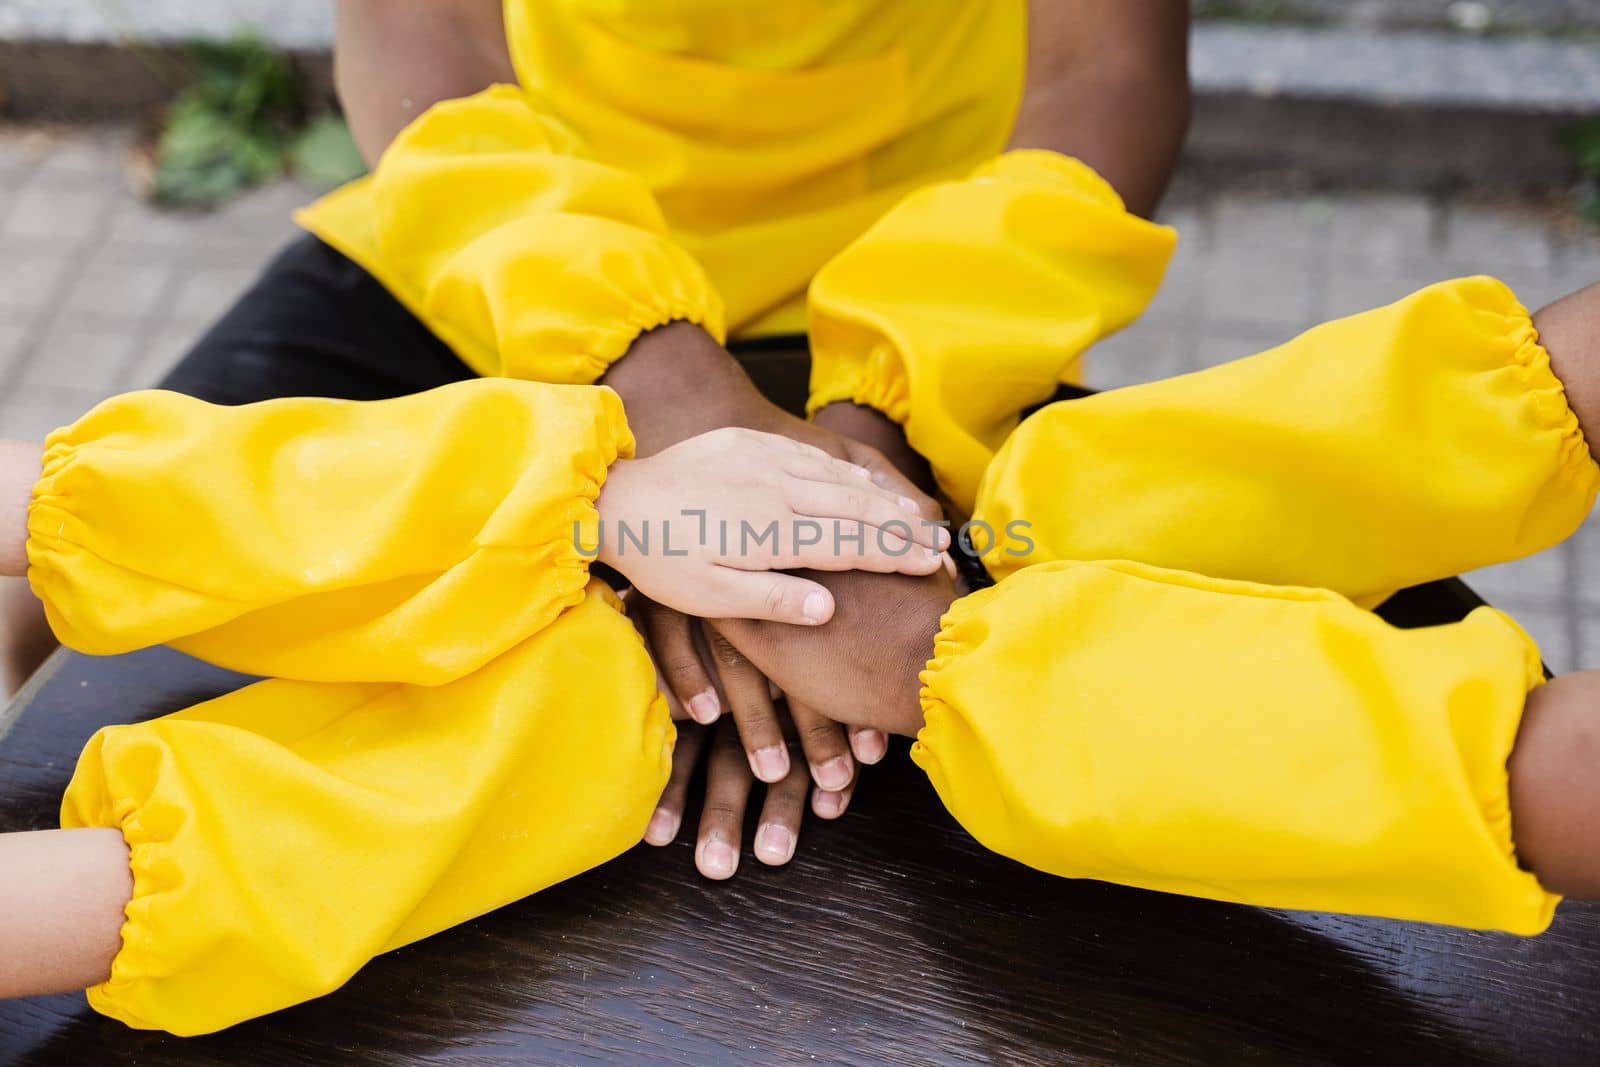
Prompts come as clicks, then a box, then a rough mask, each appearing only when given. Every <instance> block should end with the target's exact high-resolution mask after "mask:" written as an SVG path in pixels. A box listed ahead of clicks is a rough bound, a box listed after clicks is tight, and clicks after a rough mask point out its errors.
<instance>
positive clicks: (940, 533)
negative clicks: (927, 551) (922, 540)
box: [933, 526, 950, 552]
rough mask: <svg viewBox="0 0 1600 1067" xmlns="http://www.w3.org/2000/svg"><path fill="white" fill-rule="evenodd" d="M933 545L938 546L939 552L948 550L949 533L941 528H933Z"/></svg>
mask: <svg viewBox="0 0 1600 1067" xmlns="http://www.w3.org/2000/svg"><path fill="white" fill-rule="evenodd" d="M933 543H934V544H936V545H938V546H939V551H940V552H943V551H944V550H945V549H947V548H949V547H950V531H949V530H946V529H945V528H944V527H943V526H935V527H934V528H933Z"/></svg>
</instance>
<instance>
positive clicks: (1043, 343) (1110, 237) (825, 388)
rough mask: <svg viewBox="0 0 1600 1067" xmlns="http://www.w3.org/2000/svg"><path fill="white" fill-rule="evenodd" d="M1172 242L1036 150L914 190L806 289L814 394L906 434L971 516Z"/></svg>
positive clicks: (1091, 180)
mask: <svg viewBox="0 0 1600 1067" xmlns="http://www.w3.org/2000/svg"><path fill="white" fill-rule="evenodd" d="M1175 242H1176V235H1175V234H1174V233H1173V231H1172V230H1171V229H1169V228H1167V227H1165V226H1157V225H1155V224H1153V223H1150V222H1147V221H1145V220H1143V219H1141V218H1138V217H1137V216H1135V215H1132V214H1129V213H1128V212H1127V211H1126V210H1124V208H1123V205H1122V201H1121V199H1120V198H1119V197H1118V196H1117V194H1116V193H1115V192H1114V191H1113V190H1112V188H1111V186H1110V185H1108V184H1106V182H1105V181H1104V180H1102V179H1101V178H1100V177H1099V175H1097V174H1095V173H1094V171H1092V170H1091V169H1090V168H1089V167H1087V166H1085V165H1084V164H1082V163H1080V162H1078V161H1077V160H1075V159H1069V158H1067V157H1066V156H1061V155H1057V154H1056V153H1053V152H1046V151H1042V150H1024V151H1016V152H1010V153H1007V154H1006V155H1003V156H1001V157H999V158H998V159H996V160H994V161H992V162H990V163H988V164H985V165H984V166H983V167H980V168H979V169H978V170H977V171H976V172H974V173H973V175H972V176H971V177H969V178H967V179H966V180H965V181H959V182H945V183H942V184H938V185H933V186H930V187H928V188H925V189H922V190H920V191H918V192H916V193H914V194H912V195H911V196H909V197H907V198H906V199H905V200H904V201H902V202H901V203H900V204H899V205H898V206H897V207H895V208H894V209H893V210H892V211H890V212H889V213H888V214H887V215H886V216H884V217H883V218H882V219H881V220H879V222H878V223H877V224H876V225H875V226H873V227H872V229H870V230H869V231H867V233H866V234H865V235H863V236H862V237H861V238H860V239H858V240H857V241H856V242H855V243H854V244H852V245H851V246H850V247H849V248H847V249H845V250H844V251H843V252H841V253H840V254H839V255H838V256H836V257H835V258H834V259H833V260H832V261H830V262H829V263H828V264H827V265H826V266H825V267H823V268H822V270H821V271H819V272H818V274H817V276H816V278H815V279H814V280H813V281H812V283H811V289H810V294H809V303H810V318H811V355H812V370H811V399H810V403H809V408H810V410H811V411H816V410H818V409H819V408H821V407H824V406H825V405H827V404H831V403H835V402H837V401H850V402H853V403H857V404H865V405H867V406H870V407H874V408H877V409H878V410H879V411H882V412H883V413H884V414H886V415H888V416H889V417H890V418H892V419H894V420H895V421H896V422H899V423H901V424H903V425H904V427H905V433H906V439H907V440H908V441H909V443H910V444H911V446H912V447H913V448H914V449H916V450H917V451H918V452H920V453H921V454H922V455H923V456H924V457H926V458H927V459H928V460H929V462H930V463H931V464H932V466H933V471H934V474H935V475H936V476H937V478H938V479H939V484H940V487H941V488H943V489H944V491H945V492H946V493H947V494H948V495H949V497H950V498H951V500H952V501H954V502H955V503H956V505H957V506H958V507H959V508H961V509H962V511H963V512H967V511H970V509H971V507H972V501H973V497H974V495H975V493H976V492H977V487H978V480H979V478H980V477H981V476H982V474H983V470H984V467H985V466H986V465H987V464H988V462H989V460H990V458H991V457H992V456H993V455H994V451H995V450H996V449H997V448H999V447H1000V444H1001V442H1002V441H1004V440H1005V438H1006V435H1007V434H1008V433H1009V432H1010V431H1011V429H1012V428H1013V427H1014V426H1015V425H1016V423H1017V415H1018V412H1020V411H1021V410H1022V409H1023V408H1026V407H1028V406H1030V405H1032V404H1037V403H1040V402H1042V401H1045V400H1048V399H1049V398H1050V396H1051V395H1052V394H1053V393H1054V392H1055V389H1056V387H1057V385H1059V384H1061V383H1062V382H1064V381H1066V380H1068V378H1069V377H1070V376H1071V375H1072V373H1073V372H1074V369H1075V368H1076V365H1077V362H1078V358H1079V356H1080V355H1081V354H1082V353H1083V351H1084V349H1086V348H1087V347H1088V346H1089V345H1091V344H1093V343H1094V342H1095V341H1097V340H1098V339H1100V338H1102V337H1104V336H1106V335H1107V334H1110V333H1112V332H1114V331H1116V330H1119V329H1121V328H1122V327H1123V326H1125V325H1127V324H1128V323H1129V322H1131V321H1132V320H1133V319H1134V318H1136V317H1137V316H1138V315H1139V313H1140V312H1141V311H1143V310H1144V307H1145V305H1146V304H1147V303H1149V301H1150V298H1151V297H1152V296H1153V295H1154V294H1155V291H1156V287H1157V286H1158V285H1159V284H1160V282H1161V277H1162V274H1163V273H1164V272H1165V270H1166V264H1167V260H1168V258H1169V257H1170V256H1171V254H1172V249H1173V246H1174V244H1175Z"/></svg>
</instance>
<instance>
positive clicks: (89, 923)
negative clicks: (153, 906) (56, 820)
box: [0, 828, 133, 997]
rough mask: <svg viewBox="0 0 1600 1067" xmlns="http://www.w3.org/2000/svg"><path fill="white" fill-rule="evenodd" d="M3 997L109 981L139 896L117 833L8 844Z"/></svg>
mask: <svg viewBox="0 0 1600 1067" xmlns="http://www.w3.org/2000/svg"><path fill="white" fill-rule="evenodd" d="M0 872H4V877H3V878H0V997H24V996H35V995H38V994H43V993H61V992H68V991H71V990H77V989H87V988H88V987H89V986H92V985H97V984H99V983H100V982H103V981H105V980H106V978H107V977H108V976H109V975H110V973H111V960H112V958H113V957H114V956H116V954H117V950H118V949H119V948H120V947H121V945H122V922H123V908H124V907H125V906H126V905H127V903H128V900H129V899H130V898H131V897H132V896H133V876H132V874H131V873H130V872H129V868H128V846H127V845H126V844H125V843H124V842H123V840H122V834H121V832H120V831H118V830H115V829H106V828H96V829H89V830H40V831H37V832H34V833H21V834H6V835H4V836H0Z"/></svg>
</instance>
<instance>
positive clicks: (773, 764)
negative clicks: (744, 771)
mask: <svg viewBox="0 0 1600 1067" xmlns="http://www.w3.org/2000/svg"><path fill="white" fill-rule="evenodd" d="M750 769H751V770H753V771H755V772H756V777H757V778H759V779H761V780H762V781H763V782H781V781H783V779H784V777H785V776H786V775H787V774H788V773H789V750H788V749H786V748H784V747H783V746H782V745H771V746H768V747H767V748H758V749H756V750H755V751H754V752H752V753H751V754H750Z"/></svg>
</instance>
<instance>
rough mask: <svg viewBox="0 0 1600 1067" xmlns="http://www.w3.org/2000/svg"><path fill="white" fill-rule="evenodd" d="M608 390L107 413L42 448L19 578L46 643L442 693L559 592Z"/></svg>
mask: <svg viewBox="0 0 1600 1067" xmlns="http://www.w3.org/2000/svg"><path fill="white" fill-rule="evenodd" d="M632 449H633V438H632V435H631V434H630V433H629V432H628V428H627V423H626V420H625V418H624V416H623V412H622V404H621V401H620V400H619V399H618V397H617V396H616V394H615V393H613V392H612V391H611V390H609V389H606V388H603V387H596V386H561V385H546V384H541V383H535V382H519V381H509V380H505V379H498V380H483V379H479V380H472V381H466V382H460V383H457V384H454V385H448V386H445V387H443V388H440V389H435V390H432V391H430V392H427V393H420V394H416V395H413V396H407V397H401V398H399V399H394V400H383V401H376V402H365V403H362V402H352V401H342V400H328V399H308V398H300V399H288V400H273V401H267V402H264V403H260V404H249V405H244V406H241V407H220V406H216V405H212V404H207V403H205V402H203V401H200V400H195V399H193V398H190V397H186V396H181V395H179V394H176V393H168V392H161V391H148V392H140V393H130V394H126V395H123V396H119V397H114V398H112V399H110V400H107V401H105V402H104V403H102V404H100V405H99V406H98V407H96V408H95V409H94V410H92V411H91V412H89V413H88V414H87V415H85V416H84V417H83V418H81V419H79V420H78V421H77V422H76V423H74V424H72V425H71V426H68V427H65V428H63V429H60V430H57V431H55V432H54V433H52V434H51V435H50V437H49V438H48V439H47V441H46V448H45V458H44V472H43V476H42V477H41V478H40V479H39V482H38V483H37V485H36V486H35V487H34V493H33V502H32V505H31V507H30V509H29V514H28V532H29V537H28V559H29V563H30V566H29V570H28V578H29V581H30V583H31V584H32V587H33V590H34V592H35V593H36V594H37V595H38V596H39V598H40V599H41V600H42V601H43V602H44V606H45V613H46V615H47V616H48V618H49V620H50V625H51V627H52V628H53V629H54V630H55V632H56V636H57V637H59V638H60V639H61V641H62V643H64V644H66V645H69V646H71V647H73V648H76V649H78V650H80V651H83V652H89V653H94V654H101V655H104V654H112V653H118V652H126V651H129V650H131V649H135V648H142V647H144V646H147V645H155V644H164V643H171V644H173V645H176V646H177V647H178V648H180V649H183V650H184V651H186V652H189V653H191V654H193V655H196V656H200V657H202V658H204V659H207V660H210V661H212V662H214V663H220V664H222V665H224V666H227V667H232V668H234V669H236V670H241V671H247V672H250V673H253V674H266V675H275V676H279V677H288V678H302V679H311V680H317V681H404V682H415V683H421V684H437V683H440V682H445V681H449V680H451V679H453V678H458V677H460V676H461V675H463V674H465V673H467V672H468V671H471V670H473V669H475V668H477V667H478V666H480V665H482V664H483V663H485V662H487V661H488V660H489V659H491V658H493V657H494V656H495V655H497V654H499V653H501V652H503V651H505V650H506V649H508V648H510V647H512V646H513V645H515V644H517V643H518V642H519V641H522V640H523V639H524V638H526V637H528V636H529V635H531V634H533V633H535V632H537V631H538V630H539V629H540V628H541V627H543V626H545V625H547V624H548V623H549V622H550V621H551V620H552V619H553V618H555V616H556V615H557V614H558V613H559V612H560V611H561V609H562V608H563V607H566V606H568V605H570V604H574V603H576V602H577V601H578V600H579V599H581V598H582V595H583V588H584V585H585V584H586V583H587V581H588V559H587V558H586V557H585V556H584V555H583V553H581V552H580V551H579V548H578V543H579V540H578V538H579V535H578V533H577V532H576V531H578V530H581V531H583V537H582V538H581V543H582V544H585V545H590V544H593V543H594V541H593V539H592V538H593V534H594V532H595V529H596V524H597V523H598V515H597V514H596V512H595V507H594V502H595V500H596V498H597V496H598V495H599V491H600V486H601V484H602V482H603V481H604V479H605V476H606V470H607V468H608V467H609V466H610V464H611V463H612V461H613V460H615V459H616V458H617V457H618V456H619V455H623V456H625V455H630V454H631V453H632Z"/></svg>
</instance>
